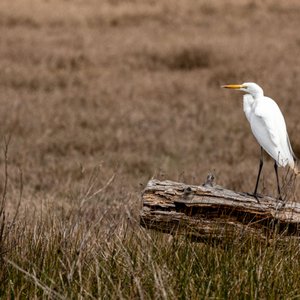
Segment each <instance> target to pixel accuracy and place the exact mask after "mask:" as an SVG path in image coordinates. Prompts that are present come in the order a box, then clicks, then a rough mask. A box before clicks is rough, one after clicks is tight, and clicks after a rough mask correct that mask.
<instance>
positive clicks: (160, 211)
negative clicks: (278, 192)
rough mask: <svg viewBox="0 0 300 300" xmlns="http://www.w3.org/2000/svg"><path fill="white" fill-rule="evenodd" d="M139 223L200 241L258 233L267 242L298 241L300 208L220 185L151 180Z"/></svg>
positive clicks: (149, 227) (146, 189)
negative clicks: (279, 238) (272, 237)
mask: <svg viewBox="0 0 300 300" xmlns="http://www.w3.org/2000/svg"><path fill="white" fill-rule="evenodd" d="M142 202H143V207H142V211H141V215H140V223H141V225H142V226H144V227H145V228H148V229H154V230H158V231H162V232H166V233H173V234H174V233H176V234H188V235H191V236H193V237H196V238H216V239H217V238H223V237H224V236H227V235H228V234H230V235H234V234H236V233H241V234H245V233H248V232H252V233H257V234H258V235H259V236H262V237H268V236H270V234H274V232H276V233H279V234H280V236H282V237H283V238H284V237H288V236H293V237H298V236H299V233H300V203H297V202H288V203H283V202H280V201H278V200H276V199H274V198H271V197H268V196H263V197H262V198H260V203H258V202H257V201H256V199H255V198H253V197H252V196H250V195H248V194H245V193H238V192H235V191H231V190H228V189H225V188H223V187H221V186H218V185H211V184H210V185H199V186H196V185H188V184H184V183H180V182H174V181H169V180H166V181H159V180H155V179H153V180H150V181H149V182H148V184H147V186H146V188H145V189H144V191H143V193H142Z"/></svg>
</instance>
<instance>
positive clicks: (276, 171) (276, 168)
mask: <svg viewBox="0 0 300 300" xmlns="http://www.w3.org/2000/svg"><path fill="white" fill-rule="evenodd" d="M274 169H275V174H276V181H277V190H278V195H279V197H278V199H279V200H282V197H281V191H280V185H279V178H278V166H277V163H276V161H275V163H274Z"/></svg>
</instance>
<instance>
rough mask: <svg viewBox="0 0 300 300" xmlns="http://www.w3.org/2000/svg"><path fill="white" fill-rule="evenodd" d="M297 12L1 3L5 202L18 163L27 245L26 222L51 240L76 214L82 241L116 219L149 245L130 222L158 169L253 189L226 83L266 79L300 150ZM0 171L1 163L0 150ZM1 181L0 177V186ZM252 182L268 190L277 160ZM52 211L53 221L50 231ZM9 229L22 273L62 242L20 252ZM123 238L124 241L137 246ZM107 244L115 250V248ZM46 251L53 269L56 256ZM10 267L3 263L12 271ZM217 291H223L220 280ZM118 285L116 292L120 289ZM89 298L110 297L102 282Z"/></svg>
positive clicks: (109, 232) (272, 189) (238, 110)
mask: <svg viewBox="0 0 300 300" xmlns="http://www.w3.org/2000/svg"><path fill="white" fill-rule="evenodd" d="M299 14H300V5H299V3H298V2H297V1H292V0H288V1H254V0H252V1H251V0H243V1H233V0H224V1H204V0H201V1H198V0H197V1H196V0H183V1H172V0H159V1H158V0H149V1H146V0H139V1H136V0H124V1H119V0H110V1H109V0H103V1H96V0H89V1H83V0H74V1H67V0H65V1H62V0H47V1H46V0H44V1H42V0H22V1H21V0H13V1H6V0H3V1H1V2H0V36H1V39H0V69H1V72H0V103H1V109H0V137H3V138H4V137H8V136H11V141H10V144H9V149H8V174H9V181H8V186H7V201H6V211H7V213H9V214H10V215H12V214H13V212H14V211H15V208H16V206H17V202H18V198H19V193H20V175H19V174H20V170H21V171H22V176H23V180H22V181H23V194H22V201H21V208H20V211H19V216H18V218H19V219H20V222H21V223H20V224H23V225H24V224H27V225H28V226H29V224H31V223H33V224H32V225H30V226H32V227H30V226H29V228H28V230H29V231H28V232H27V233H28V236H27V238H28V239H27V242H28V241H30V243H29V242H28V243H29V244H30V245H31V246H32V245H36V244H35V243H36V240H34V234H33V231H34V230H36V229H37V228H40V226H42V225H41V224H44V226H45V227H44V229H45V231H44V232H43V231H42V230H41V232H40V234H41V236H40V237H41V240H40V241H41V243H42V241H43V240H44V238H45V237H44V238H42V236H43V234H46V235H47V234H49V235H50V232H53V234H54V233H55V234H57V236H58V237H57V239H58V240H59V239H68V238H70V239H73V238H74V236H72V234H70V235H69V236H68V235H64V234H62V233H61V232H60V230H62V231H64V230H65V229H66V228H69V229H70V228H72V230H75V229H74V228H75V225H74V224H77V222H78V224H84V225H82V226H83V227H80V225H78V226H79V227H78V228H81V229H80V234H78V236H81V234H82V235H83V236H85V234H87V232H89V238H88V240H89V239H90V240H91V241H94V242H95V240H97V242H96V244H97V243H99V238H100V236H101V237H102V238H103V240H102V241H107V239H108V236H110V237H111V236H117V237H118V236H119V235H118V234H120V235H121V236H123V233H124V230H125V229H124V227H125V228H127V230H137V232H138V233H137V234H138V236H135V237H134V239H138V238H140V239H145V240H147V238H148V237H147V234H146V233H140V232H139V231H138V230H140V229H138V224H137V223H138V211H139V209H140V207H141V202H140V192H141V191H142V189H143V187H144V186H145V184H146V183H147V181H148V180H149V179H150V178H152V177H157V178H160V179H164V178H165V179H171V180H180V181H185V182H187V183H191V184H201V183H203V181H204V180H205V178H206V175H207V173H208V172H214V173H215V175H216V180H217V183H218V184H220V185H223V186H225V187H227V188H230V189H235V190H238V191H252V190H253V188H254V184H255V178H256V173H257V168H258V160H259V153H260V150H259V146H258V145H257V143H256V141H255V140H254V137H253V136H252V134H251V132H250V129H249V125H248V123H247V121H246V118H245V116H244V113H243V110H242V94H240V93H238V92H237V93H231V92H228V91H226V90H222V89H221V88H220V85H222V84H228V83H242V82H247V81H254V82H257V83H258V84H260V85H261V86H262V87H263V88H264V90H265V94H266V95H267V96H270V97H271V98H273V99H275V100H276V101H277V103H278V105H279V106H280V108H281V109H282V111H283V114H284V115H285V118H286V123H287V127H288V132H289V135H290V139H291V143H292V146H293V149H294V151H295V153H296V154H298V156H299V155H300V140H299V136H300V124H299V111H300V89H299V88H298V86H299V82H300V69H299V65H300V56H299V50H300V37H299V28H300V18H299ZM3 144H4V142H3ZM0 167H1V168H2V169H4V157H1V163H0ZM284 174H285V170H281V175H282V176H284ZM4 179H5V173H4V172H2V173H1V175H0V182H4ZM1 189H2V192H3V185H2V187H1ZM260 190H261V192H264V193H267V194H271V195H276V185H275V175H274V174H273V163H272V162H271V161H269V163H267V165H266V167H265V169H264V171H263V180H262V185H261V187H260ZM295 195H297V189H296V191H295ZM296 197H297V196H296ZM49 212H51V214H50V213H49ZM45 213H47V214H45ZM62 215H63V216H66V220H65V219H64V218H62ZM41 216H42V217H41ZM39 218H40V219H39ZM48 218H49V219H48ZM52 218H53V219H52ZM56 218H57V219H56ZM37 219H38V220H39V222H41V223H36V222H37V221H36V220H37ZM50 219H51V220H56V221H55V222H54V221H53V222H54V223H56V222H58V224H59V225H57V226H58V227H59V226H61V227H59V228H60V229H57V230H58V231H56V229H55V228H56V227H55V226H54V225H53V224H54V223H52V221H51V220H50ZM99 220H100V221H99ZM22 222H23V223H22ZM24 222H25V223H24ZM43 222H44V223H43ZM65 222H66V223H65ZM68 222H69V223H68ZM87 224H89V225H87ZM91 224H92V225H91ZM23 225H22V226H21V227H22V228H25V227H26V226H25V227H23ZM73 225H74V226H73ZM53 226H54V227H53ZM68 226H70V227H68ZM86 226H88V228H90V227H89V226H92V227H93V228H94V229H93V230H95V231H96V232H97V234H96V233H95V232H94V231H93V230H92V231H89V230H90V229H88V230H87V229H86V228H87V227H86ZM97 226H98V227H97ZM16 228H17V227H16ZM26 228H27V227H26ZM78 228H77V229H78ZM95 228H96V229H95ZM128 228H129V229H128ZM69 229H68V230H69ZM77 229H76V230H77ZM24 230H25V229H24ZM31 230H33V231H31ZM51 230H52V231H51ZM72 230H71V229H70V232H73V231H72ZM78 230H79V229H78ZM125 231H126V230H125ZM30 232H31V233H32V235H30V234H31V233H30ZM58 232H60V233H59V234H58ZM99 232H101V234H100V233H99ZM74 234H75V233H74ZM93 234H94V235H93ZM99 234H100V236H99ZM75 235H76V234H75ZM102 235H103V236H102ZM139 235H141V236H139ZM11 236H13V237H14V241H7V243H11V245H14V247H12V248H13V249H14V250H12V251H9V253H10V254H6V255H8V256H7V257H8V259H10V260H11V261H13V262H15V263H16V264H17V265H18V266H20V265H21V266H22V265H23V264H25V265H26V266H25V265H23V267H22V268H24V269H26V270H27V271H28V270H31V271H30V272H31V274H32V272H33V270H34V272H38V270H41V269H43V268H44V267H45V265H43V264H42V265H40V266H36V265H34V266H32V260H34V257H35V255H36V254H37V253H39V252H40V251H41V249H44V250H43V251H44V252H45V253H48V252H47V251H49V253H51V251H52V250H51V249H52V248H51V246H50V244H51V243H50V242H49V241H50V240H51V241H53V243H54V242H55V241H57V240H56V238H54V239H53V240H52V239H51V238H52V237H53V236H51V235H50V236H51V238H50V237H49V240H47V241H48V242H49V243H50V244H49V245H48V244H43V243H42V244H41V245H40V246H39V247H41V248H39V247H37V248H35V249H38V250H36V251H37V252H34V251H33V250H32V249H33V248H30V249H31V250H32V252H31V254H32V256H30V255H29V254H28V255H29V256H28V259H27V260H25V261H23V260H22V259H21V258H22V256H23V257H26V255H25V254H24V253H23V252H22V251H21V250H22V249H21V248H23V249H25V248H26V247H27V246H28V247H29V244H26V243H27V242H26V239H25V238H24V240H22V239H21V238H20V237H18V231H15V232H14V234H11ZM25 236H26V234H25V233H24V237H25ZM55 236H56V235H55ZM125 236H126V235H125ZM17 237H18V238H17ZM30 237H31V238H32V239H31V238H30ZM130 241H131V240H130ZM130 241H128V240H126V243H127V244H128V245H131V246H132V245H133V244H134V243H133V244H130ZM118 242H119V240H118ZM118 242H117V245H119V244H118ZM59 243H61V240H60V242H59ZM67 243H75V242H74V241H71V240H68V242H67ZM141 243H142V242H141ZM160 243H161V242H160ZM165 243H166V244H164V245H165V246H166V245H168V243H169V241H168V239H166V241H165ZM120 244H121V243H120ZM16 245H19V246H18V247H19V248H18V247H17V248H18V250H16ZM72 245H73V244H72ZM115 245H116V244H115ZM48 246H49V247H50V248H47V247H48ZM98 246H99V245H98ZM131 246H129V248H130V247H131ZM152 246H153V245H152ZM43 247H45V248H43ZM66 247H67V246H66ZM74 247H75V248H76V245H75V246H74ZM99 247H100V246H99ZM116 247H117V246H116ZM153 247H154V249H156V244H155V245H154V246H153ZM157 247H158V249H159V247H161V245H160V246H157ZM162 247H163V246H162ZM191 247H198V246H196V245H192V246H191ZM75 248H74V249H75ZM96 248H97V247H96ZM66 249H67V248H66ZM80 249H81V248H80ZM88 249H89V250H90V251H94V250H91V249H92V248H88ZM93 249H94V248H93ZM118 249H121V250H122V249H123V248H118ZM197 249H198V248H197ZM198 250H199V249H198ZM198 250H197V251H198ZM60 251H61V250H60ZM66 251H67V250H66ZM74 251H75V250H74ZM76 251H77V250H76ZM76 251H75V252H76ZM80 251H81V250H80ZM82 251H84V250H82ZM109 251H111V249H110V250H109ZM193 251H194V250H193ZM197 251H196V252H197ZM61 253H63V254H62V255H64V252H63V251H61V252H59V253H58V254H57V255H58V256H59V255H61ZM89 253H90V252H89ZM92 253H93V255H96V252H92ZM103 253H106V254H105V255H104V254H103V257H106V256H109V257H112V256H110V254H111V252H105V250H103ZM107 253H109V254H107ZM69 254H70V253H69ZM69 254H68V255H69ZM49 255H50V254H49ZM70 255H71V254H70ZM68 257H69V256H68ZM70 257H72V256H70ZM70 257H69V258H70ZM145 257H146V256H145ZM94 258H95V257H94ZM177 258H178V259H179V261H181V260H180V256H178V257H177ZM53 259H56V263H57V264H58V265H59V264H60V262H59V261H60V260H59V259H58V257H57V256H55V255H54V258H53ZM72 259H73V258H70V261H72ZM80 259H81V258H80ZM82 259H84V258H82ZM49 263H50V261H49ZM232 263H233V261H232ZM50 265H51V263H50ZM9 266H10V267H8V265H7V263H6V267H7V268H12V269H13V270H15V271H14V272H17V271H16V269H15V268H13V267H12V265H9ZM28 266H31V267H28ZM47 266H48V265H47ZM60 267H61V266H60ZM96 267H97V266H96ZM98 267H99V266H98ZM103 268H104V267H103ZM283 268H284V267H283ZM100 269H101V268H100ZM3 270H4V269H3ZM43 270H44V269H43ZM59 270H60V269H59V267H58V271H57V272H60V271H59ZM101 270H103V269H101ZM153 270H154V269H153ZM6 272H12V273H9V274H10V275H11V276H16V277H15V278H22V279H18V280H17V281H14V279H13V278H14V277H11V279H10V280H11V281H10V282H13V284H12V283H9V280H8V278H9V277H8V273H6ZM34 272H33V273H34ZM61 272H63V271H61ZM68 272H69V271H68ZM153 272H154V273H155V270H154V271H153ZM170 272H171V271H170ZM22 274H23V275H22ZM57 274H58V273H57ZM57 274H56V275H55V276H59V275H57ZM68 274H70V273H68ZM104 274H106V273H105V272H104ZM170 274H172V273H170ZM178 274H179V273H178ZM297 274H298V273H297ZM295 275H296V273H295ZM2 276H4V277H3V278H6V280H5V281H3V282H4V283H3V284H4V285H3V286H5V284H6V286H5V288H4V289H3V290H2V291H4V290H6V291H7V287H8V286H9V284H11V286H12V287H11V289H12V291H14V292H15V291H19V292H20V295H22V292H21V291H22V289H23V288H24V286H25V287H27V288H28V287H29V286H30V287H31V289H32V290H31V291H32V293H34V291H35V289H34V286H35V284H36V283H35V284H34V280H35V279H32V278H31V279H28V277H26V276H25V275H24V272H23V273H22V272H19V273H18V276H20V277H17V275H16V274H14V273H13V271H7V270H6V269H5V271H3V272H2ZM22 276H23V277H22ZM34 276H38V275H36V273H35V275H34ZM47 276H50V275H49V274H48V275H47ZM47 276H46V279H45V278H44V279H45V281H46V282H48V285H49V286H51V289H53V288H54V287H55V289H54V290H57V291H58V292H59V293H61V294H63V295H69V296H72V295H73V296H74V295H75V294H76V293H77V292H80V293H81V294H80V295H81V296H82V297H83V296H84V295H85V296H86V297H87V294H84V293H83V292H82V291H79V290H76V289H75V290H74V294H72V291H71V290H72V289H71V287H70V291H68V292H67V293H66V294H65V291H66V290H65V289H64V285H59V284H58V286H59V287H56V281H55V280H54V279H53V280H52V281H51V280H50V279H49V278H48V277H47ZM78 276H79V275H78ZM297 276H298V275H297ZM225 277H226V276H224V278H225ZM26 278H27V279H26ZM33 278H37V277H33ZM39 278H40V277H39ZM53 278H54V277H53ZM68 278H69V277H68ZM155 278H156V279H157V278H159V276H158V277H155ZM176 278H178V280H179V278H181V277H180V274H179V275H178V277H176ZM251 278H252V277H251ZM86 279H87V278H86ZM156 279H154V282H156V281H155V280H156ZM41 280H42V279H41ZM81 280H83V279H82V278H81ZM116 280H117V279H116ZM141 280H142V279H141ZM157 280H158V279H157ZM249 280H250V279H249ZM16 282H19V284H20V285H19V286H18V284H17V283H16ZM62 282H64V281H63V280H62ZM109 282H110V284H112V282H114V279H113V278H112V277H110V281H109ZM45 284H46V283H45ZM174 284H175V283H174ZM146 285H148V286H151V283H149V282H148V283H147V284H146ZM70 286H72V284H71V283H70ZM96 286H97V284H96ZM112 286H113V284H112ZM129 286H130V285H129ZM132 286H134V287H133V288H132V293H133V294H132V295H131V296H132V297H141V295H145V293H146V292H145V291H146V290H147V288H146V287H145V286H143V284H142V283H141V282H140V283H139V281H136V280H133V283H132ZM161 286H163V284H161ZM275 286H276V284H275ZM98 287H99V286H98ZM152 287H153V286H152ZM218 287H219V288H220V291H221V287H222V284H221V285H218V284H216V289H217V288H218ZM223 287H224V286H223ZM223 287H222V288H223ZM286 288H287V289H288V288H289V286H288V285H287V286H286ZM36 289H37V290H38V291H39V293H40V294H35V296H40V297H41V296H42V295H49V291H48V292H47V289H43V288H40V287H39V288H38V287H36ZM245 289H246V288H245ZM293 289H294V290H297V287H295V286H294V287H293ZM29 290H30V289H29ZM229 290H230V289H229ZM233 290H234V289H233ZM233 290H232V291H233ZM100 291H102V292H103V291H106V290H105V289H104V290H103V289H102V290H101V289H100ZM207 291H208V295H211V294H209V293H210V290H205V291H204V290H203V295H205V293H206V292H207ZM193 292H195V294H184V292H183V294H180V292H178V293H177V291H175V290H172V291H171V290H170V291H165V294H164V292H163V290H161V294H158V295H156V294H155V293H154V292H153V293H154V294H152V296H153V297H154V296H157V297H158V298H159V297H161V298H165V299H167V298H169V299H172V298H173V297H172V295H173V296H174V297H176V296H178V295H183V296H184V295H185V296H187V295H190V296H193V295H194V296H195V295H197V292H196V291H193ZM37 293H38V292H37ZM43 293H44V294H43ZM113 293H114V295H115V296H116V297H119V298H122V297H121V296H122V288H121V287H120V286H117V287H115V289H113ZM172 293H173V294H172ZM50 294H51V293H50ZM90 294H91V295H90V296H91V297H92V296H93V297H96V298H97V297H100V295H102V296H103V295H104V294H101V293H100V292H99V290H98V293H97V291H91V290H90ZM3 295H6V297H8V296H7V295H8V294H5V293H4V294H3ZM30 295H31V296H33V295H34V294H30ZM53 295H54V294H53ZM53 295H52V296H53ZM124 295H125V296H124ZM217 295H218V294H215V296H217ZM248 295H250V294H248ZM251 295H252V294H251ZM253 295H254V296H255V295H256V294H255V293H254V294H253ZM15 296H16V295H15ZM56 296H57V295H56ZM123 296H124V297H129V296H128V295H127V294H126V293H125V294H123ZM131 296H130V297H131ZM211 296H214V295H211ZM219 296H220V295H219ZM53 297H54V296H53ZM220 297H221V296H220ZM141 298H142V297H141ZM146 298H147V297H146Z"/></svg>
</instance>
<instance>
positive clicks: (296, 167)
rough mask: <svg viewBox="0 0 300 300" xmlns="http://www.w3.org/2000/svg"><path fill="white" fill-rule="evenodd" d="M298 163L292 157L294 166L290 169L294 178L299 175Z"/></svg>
mask: <svg viewBox="0 0 300 300" xmlns="http://www.w3.org/2000/svg"><path fill="white" fill-rule="evenodd" d="M298 162H299V160H298V159H297V158H296V157H294V165H293V167H292V169H293V171H294V173H295V175H296V176H298V175H299V174H300V171H299V168H298Z"/></svg>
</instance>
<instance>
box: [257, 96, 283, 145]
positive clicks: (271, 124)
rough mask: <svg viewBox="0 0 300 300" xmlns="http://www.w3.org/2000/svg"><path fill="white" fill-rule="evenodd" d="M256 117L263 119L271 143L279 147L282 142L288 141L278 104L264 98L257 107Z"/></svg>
mask: <svg viewBox="0 0 300 300" xmlns="http://www.w3.org/2000/svg"><path fill="white" fill-rule="evenodd" d="M255 115H256V116H257V117H259V118H261V121H262V122H263V124H264V126H265V128H266V130H267V132H268V135H269V137H270V139H271V141H272V142H273V143H274V145H275V146H279V145H280V142H281V141H282V140H284V141H286V138H287V132H286V125H285V121H284V118H283V115H282V113H281V111H280V109H279V107H278V105H277V104H276V102H275V101H274V100H272V99H270V98H268V97H264V100H263V101H260V102H259V104H258V105H257V106H256V109H255Z"/></svg>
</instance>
